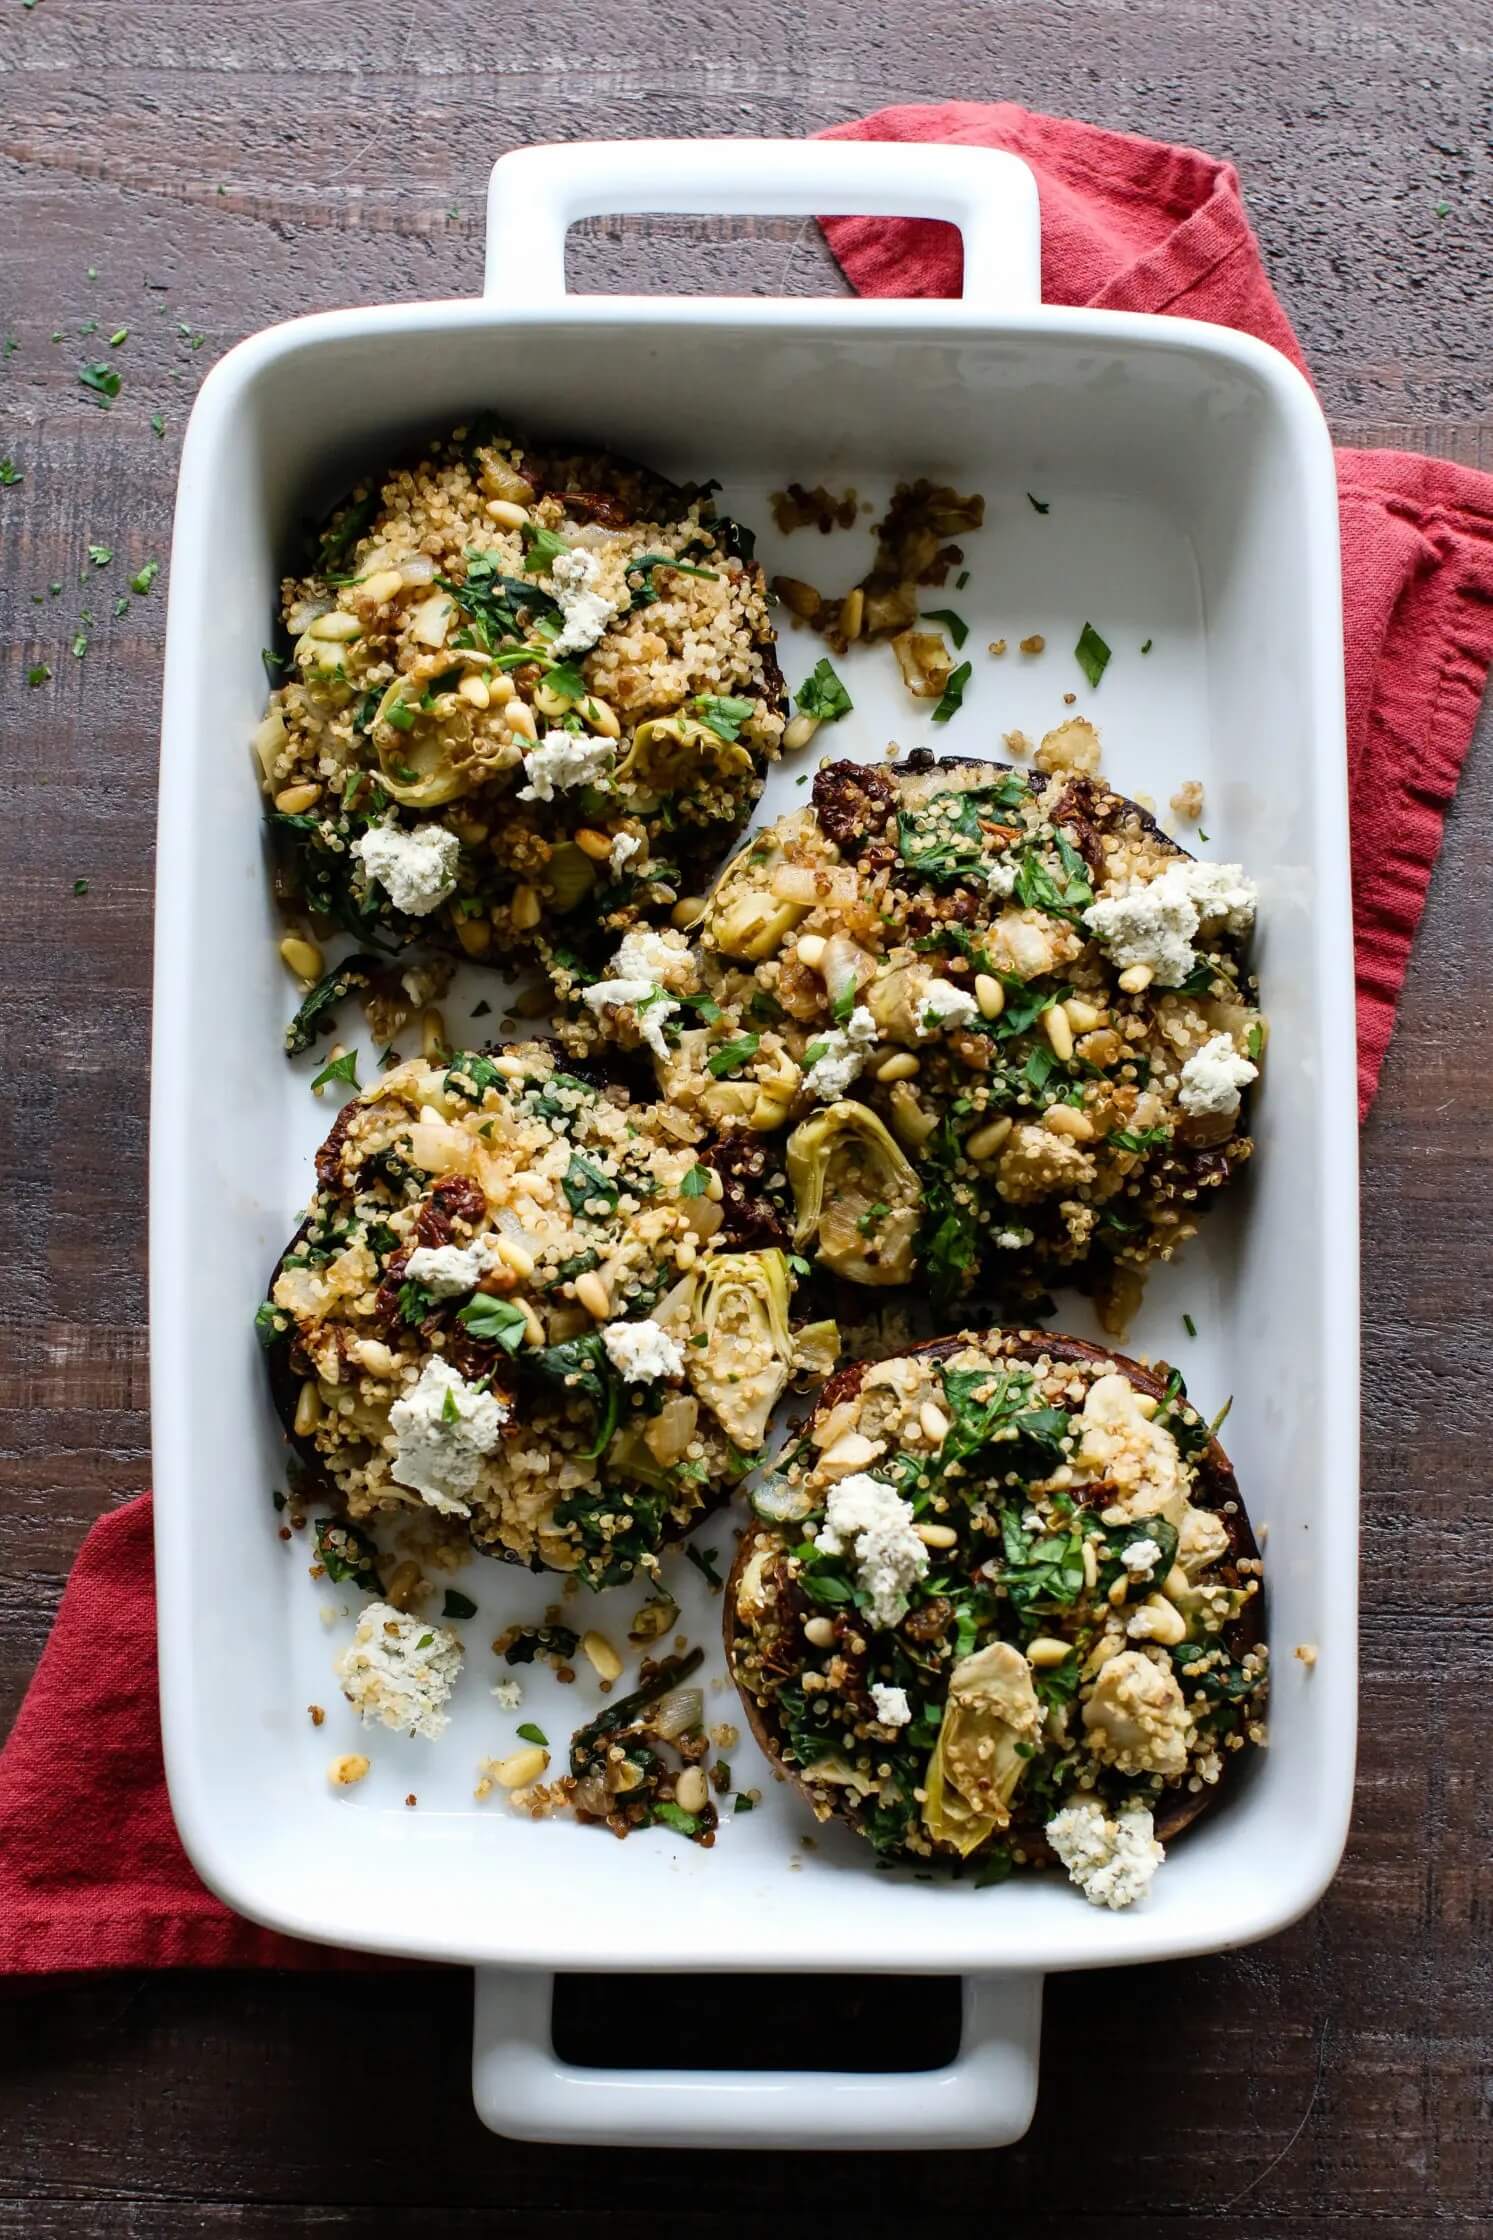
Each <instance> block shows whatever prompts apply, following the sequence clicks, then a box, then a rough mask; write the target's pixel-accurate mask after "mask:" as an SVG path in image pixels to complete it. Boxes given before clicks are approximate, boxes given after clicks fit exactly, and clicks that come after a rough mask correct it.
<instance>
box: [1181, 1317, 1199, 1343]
mask: <svg viewBox="0 0 1493 2240" xmlns="http://www.w3.org/2000/svg"><path fill="white" fill-rule="evenodd" d="M1182 1327H1183V1329H1184V1330H1185V1331H1186V1332H1187V1335H1188V1337H1189V1338H1195V1337H1196V1336H1197V1334H1198V1326H1197V1324H1196V1323H1195V1322H1194V1321H1193V1319H1192V1316H1191V1315H1190V1314H1184V1315H1183V1317H1182Z"/></svg>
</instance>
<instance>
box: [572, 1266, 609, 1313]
mask: <svg viewBox="0 0 1493 2240" xmlns="http://www.w3.org/2000/svg"><path fill="white" fill-rule="evenodd" d="M575 1297H576V1304H577V1306H581V1307H584V1308H585V1310H586V1312H587V1314H589V1315H590V1316H591V1317H592V1318H593V1320H594V1321H596V1322H610V1320H611V1318H612V1298H611V1293H610V1292H609V1291H608V1290H607V1287H606V1285H605V1284H604V1283H603V1282H602V1280H601V1278H600V1276H599V1275H598V1274H597V1273H596V1270H595V1269H594V1268H588V1269H587V1270H586V1272H585V1274H584V1275H579V1276H577V1277H576V1279H575Z"/></svg>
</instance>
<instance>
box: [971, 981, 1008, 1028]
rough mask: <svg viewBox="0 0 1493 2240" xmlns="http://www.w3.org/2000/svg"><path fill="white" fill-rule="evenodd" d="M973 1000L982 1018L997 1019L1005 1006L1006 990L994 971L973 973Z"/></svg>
mask: <svg viewBox="0 0 1493 2240" xmlns="http://www.w3.org/2000/svg"><path fill="white" fill-rule="evenodd" d="M975 1001H976V1003H977V1004H978V1005H979V1006H980V1017H981V1018H982V1019H998V1018H999V1017H1000V1015H1001V1013H1002V1012H1003V1011H1004V1010H1005V1008H1006V991H1005V989H1004V988H1003V987H1002V986H1001V984H1000V982H999V980H997V979H996V977H995V975H994V973H991V972H977V973H976V974H975Z"/></svg>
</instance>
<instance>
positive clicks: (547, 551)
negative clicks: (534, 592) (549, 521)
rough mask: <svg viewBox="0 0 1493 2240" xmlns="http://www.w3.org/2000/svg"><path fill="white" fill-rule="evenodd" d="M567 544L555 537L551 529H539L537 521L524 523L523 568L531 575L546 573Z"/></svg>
mask: <svg viewBox="0 0 1493 2240" xmlns="http://www.w3.org/2000/svg"><path fill="white" fill-rule="evenodd" d="M569 550H570V547H569V545H568V544H567V543H566V541H565V539H564V538H563V537H557V536H556V535H555V532H554V530H553V529H541V528H540V527H539V525H538V524H537V522H533V521H526V522H525V523H524V570H525V573H526V574H528V575H531V576H542V575H547V574H548V573H549V571H550V569H551V568H552V567H553V566H554V564H555V562H556V561H557V560H558V559H559V557H560V555H561V553H562V552H568V551H569Z"/></svg>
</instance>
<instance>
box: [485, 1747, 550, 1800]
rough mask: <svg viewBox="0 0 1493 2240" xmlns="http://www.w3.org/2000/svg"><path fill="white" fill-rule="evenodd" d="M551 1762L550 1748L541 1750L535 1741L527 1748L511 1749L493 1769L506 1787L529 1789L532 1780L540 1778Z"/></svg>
mask: <svg viewBox="0 0 1493 2240" xmlns="http://www.w3.org/2000/svg"><path fill="white" fill-rule="evenodd" d="M549 1762H550V1754H549V1752H548V1750H541V1749H540V1747H539V1745H538V1743H537V1742H534V1743H531V1744H530V1745H529V1747H528V1748H527V1749H526V1750H513V1751H510V1753H509V1755H508V1756H507V1757H506V1758H504V1759H502V1760H501V1761H500V1763H499V1764H497V1765H496V1766H494V1768H493V1771H494V1773H496V1775H497V1777H498V1779H499V1781H501V1782H502V1784H503V1787H504V1788H505V1789H527V1787H528V1786H529V1783H530V1782H531V1781H537V1780H538V1779H539V1776H540V1775H541V1774H542V1773H543V1772H544V1770H545V1768H546V1766H547V1765H548V1764H549Z"/></svg>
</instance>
